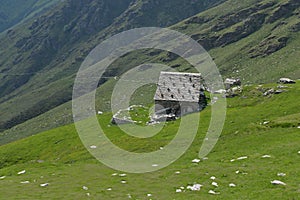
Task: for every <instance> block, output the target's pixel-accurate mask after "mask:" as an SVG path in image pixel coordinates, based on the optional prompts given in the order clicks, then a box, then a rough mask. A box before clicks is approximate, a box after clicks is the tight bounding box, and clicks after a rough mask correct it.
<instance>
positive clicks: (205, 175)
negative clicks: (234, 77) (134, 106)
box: [0, 81, 300, 200]
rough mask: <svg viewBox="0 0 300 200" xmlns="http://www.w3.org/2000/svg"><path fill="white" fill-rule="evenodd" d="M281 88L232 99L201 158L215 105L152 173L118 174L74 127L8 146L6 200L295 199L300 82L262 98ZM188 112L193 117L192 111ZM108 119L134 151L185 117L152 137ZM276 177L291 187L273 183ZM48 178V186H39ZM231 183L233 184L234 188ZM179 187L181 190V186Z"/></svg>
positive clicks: (149, 147) (164, 136)
mask: <svg viewBox="0 0 300 200" xmlns="http://www.w3.org/2000/svg"><path fill="white" fill-rule="evenodd" d="M277 86H278V85H277V84H268V85H260V86H259V85H252V86H245V87H244V91H243V93H242V94H241V95H240V96H238V97H235V98H232V99H228V102H227V103H228V109H227V120H226V123H225V127H224V130H223V132H222V135H221V137H220V139H219V141H218V143H217V145H216V147H215V148H214V150H213V151H212V152H211V153H210V154H209V155H208V157H207V159H206V160H201V162H200V163H198V164H197V163H192V160H193V159H195V158H197V157H198V151H199V148H200V145H201V143H202V141H203V139H204V135H205V132H206V130H207V128H208V124H209V121H210V107H208V109H206V110H204V111H203V112H202V113H201V121H200V122H201V123H200V127H199V130H198V135H197V137H196V139H195V140H194V143H193V144H192V146H191V147H190V148H189V149H188V151H187V152H186V153H185V154H184V155H183V156H182V157H181V158H180V159H179V160H177V161H176V162H175V163H173V164H171V165H170V166H169V167H167V168H164V169H162V170H159V171H157V172H153V173H145V174H125V175H119V174H124V173H123V172H119V171H115V170H113V169H110V168H108V167H106V166H104V165H103V164H101V163H99V162H98V161H97V160H95V159H94V158H93V157H91V155H90V154H89V153H88V152H87V150H86V149H85V148H84V147H83V146H82V143H81V141H80V139H79V138H78V135H77V133H76V131H75V128H74V126H73V125H68V126H64V127H60V128H57V129H53V130H50V131H47V132H44V133H41V134H38V135H35V136H32V137H29V138H26V139H24V140H19V141H17V142H13V143H11V144H8V145H3V146H1V147H0V186H1V187H0V193H1V196H0V199H84V198H92V199H130V197H131V198H132V199H149V198H153V199H183V200H185V199H216V198H217V199H259V200H260V199H297V198H298V196H299V176H300V174H299V170H298V168H299V159H300V154H299V151H300V149H299V142H300V137H299V133H300V129H299V128H298V127H299V126H300V124H299V119H300V113H299V109H297V108H298V107H299V103H298V101H297V100H298V99H299V93H300V82H299V81H297V84H294V85H289V86H288V88H285V89H286V90H287V91H286V92H284V93H281V94H276V95H275V94H274V95H269V96H263V92H264V91H266V90H268V89H270V88H277ZM237 116H238V117H237ZM186 117H189V118H190V119H193V117H194V114H192V115H189V116H186ZM110 119H111V114H110V113H104V114H103V115H101V116H99V122H100V123H101V125H102V127H103V128H104V129H105V131H106V132H105V133H106V134H107V136H108V137H109V138H110V139H111V140H112V141H113V142H114V143H115V144H117V145H119V146H120V147H122V148H124V149H127V150H129V151H133V152H149V151H154V150H158V149H160V147H163V146H164V145H166V144H168V143H169V141H171V140H172V139H173V136H174V134H175V133H176V132H177V128H178V126H180V120H178V121H175V122H169V123H167V125H166V127H165V128H164V129H163V131H161V132H160V133H159V134H157V135H156V136H154V137H152V138H148V139H133V138H131V137H129V136H127V135H126V134H124V133H123V132H122V131H120V129H119V128H118V127H117V126H113V125H111V124H110ZM244 156H246V158H244V159H240V160H235V161H232V159H237V158H240V157H244ZM23 170H25V173H23V174H19V175H18V172H21V171H23ZM213 177H215V178H213ZM213 179H214V180H213ZM273 180H280V181H283V182H284V183H286V185H285V186H280V185H272V184H271V181H273ZM124 181H125V182H124ZM212 182H216V183H217V184H218V187H216V186H213V185H212ZM45 183H48V186H46V187H41V186H40V184H45ZM195 183H198V184H201V185H203V186H202V188H201V190H200V191H189V190H188V189H186V188H187V186H188V185H193V184H195ZM232 183H233V184H234V185H235V187H230V186H229V184H232ZM180 187H184V189H182V192H176V189H179V188H180ZM209 190H213V191H215V192H216V193H218V194H216V195H212V194H209V193H208V192H209ZM148 194H151V197H149V195H148Z"/></svg>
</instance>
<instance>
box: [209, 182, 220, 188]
mask: <svg viewBox="0 0 300 200" xmlns="http://www.w3.org/2000/svg"><path fill="white" fill-rule="evenodd" d="M211 185H213V186H215V187H219V185H218V183H216V182H212V183H211Z"/></svg>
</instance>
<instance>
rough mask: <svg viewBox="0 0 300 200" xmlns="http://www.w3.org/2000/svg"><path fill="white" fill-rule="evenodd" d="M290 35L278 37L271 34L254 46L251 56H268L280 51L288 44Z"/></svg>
mask: <svg viewBox="0 0 300 200" xmlns="http://www.w3.org/2000/svg"><path fill="white" fill-rule="evenodd" d="M288 40H289V38H288V37H279V38H278V37H276V36H270V37H268V38H266V39H265V40H263V41H261V42H260V43H259V44H258V45H257V46H255V47H253V48H252V49H250V51H249V56H250V58H255V57H258V56H267V55H270V54H272V53H274V52H276V51H279V50H280V49H282V48H283V47H285V46H286V45H287V42H288Z"/></svg>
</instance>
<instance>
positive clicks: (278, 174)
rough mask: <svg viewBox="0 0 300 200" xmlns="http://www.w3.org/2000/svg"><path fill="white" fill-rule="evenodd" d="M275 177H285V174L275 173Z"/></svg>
mask: <svg viewBox="0 0 300 200" xmlns="http://www.w3.org/2000/svg"><path fill="white" fill-rule="evenodd" d="M277 176H280V177H283V176H286V174H285V173H277Z"/></svg>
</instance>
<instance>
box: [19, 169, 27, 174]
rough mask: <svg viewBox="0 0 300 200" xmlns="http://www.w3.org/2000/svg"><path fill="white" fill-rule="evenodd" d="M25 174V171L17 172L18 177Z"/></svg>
mask: <svg viewBox="0 0 300 200" xmlns="http://www.w3.org/2000/svg"><path fill="white" fill-rule="evenodd" d="M25 173H26V170H23V171H20V172H18V175H21V174H25Z"/></svg>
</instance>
